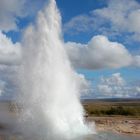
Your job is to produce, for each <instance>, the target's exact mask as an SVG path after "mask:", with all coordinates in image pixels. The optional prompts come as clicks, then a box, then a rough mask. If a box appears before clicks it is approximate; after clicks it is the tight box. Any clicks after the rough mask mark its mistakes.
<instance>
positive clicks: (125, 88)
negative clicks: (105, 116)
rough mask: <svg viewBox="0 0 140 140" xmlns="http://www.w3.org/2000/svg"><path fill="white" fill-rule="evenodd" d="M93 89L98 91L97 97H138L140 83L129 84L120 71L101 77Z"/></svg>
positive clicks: (139, 94) (139, 95)
mask: <svg viewBox="0 0 140 140" xmlns="http://www.w3.org/2000/svg"><path fill="white" fill-rule="evenodd" d="M95 90H96V92H97V93H98V94H97V96H98V97H110V98H111V97H113V98H114V97H116V98H122V97H125V98H130V97H133V98H139V97H140V85H130V84H129V83H127V81H125V79H124V78H123V77H122V76H121V74H120V73H114V74H112V75H111V76H109V77H102V78H101V79H100V82H99V84H98V85H97V89H95Z"/></svg>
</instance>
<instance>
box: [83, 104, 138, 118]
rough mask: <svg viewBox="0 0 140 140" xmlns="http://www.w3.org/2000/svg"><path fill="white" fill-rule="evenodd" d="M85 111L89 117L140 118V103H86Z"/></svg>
mask: <svg viewBox="0 0 140 140" xmlns="http://www.w3.org/2000/svg"><path fill="white" fill-rule="evenodd" d="M83 105H84V108H85V111H86V113H87V114H89V116H110V115H111V116H114V115H115V116H116V115H122V116H133V117H134V116H135V117H140V103H139V102H100V101H99V102H85V103H83Z"/></svg>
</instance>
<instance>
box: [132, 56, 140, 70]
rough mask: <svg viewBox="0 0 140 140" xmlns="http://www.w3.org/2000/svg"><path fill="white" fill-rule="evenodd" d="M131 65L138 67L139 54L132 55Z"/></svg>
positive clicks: (139, 61) (139, 63)
mask: <svg viewBox="0 0 140 140" xmlns="http://www.w3.org/2000/svg"><path fill="white" fill-rule="evenodd" d="M132 65H134V66H136V67H140V55H136V56H134V57H133V62H132Z"/></svg>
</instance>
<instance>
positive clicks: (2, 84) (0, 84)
mask: <svg viewBox="0 0 140 140" xmlns="http://www.w3.org/2000/svg"><path fill="white" fill-rule="evenodd" d="M5 84H6V83H5V82H4V81H2V80H0V96H2V94H3V92H4V88H5Z"/></svg>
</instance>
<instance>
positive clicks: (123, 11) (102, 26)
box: [64, 0, 140, 41]
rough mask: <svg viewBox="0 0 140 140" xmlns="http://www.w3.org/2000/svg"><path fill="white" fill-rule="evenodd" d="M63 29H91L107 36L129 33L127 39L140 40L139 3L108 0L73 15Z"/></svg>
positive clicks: (85, 30)
mask: <svg viewBox="0 0 140 140" xmlns="http://www.w3.org/2000/svg"><path fill="white" fill-rule="evenodd" d="M64 31H65V32H68V33H71V32H73V33H80V32H91V31H92V32H98V33H99V34H104V35H107V36H110V35H111V36H118V35H121V34H123V33H129V34H128V36H131V37H130V38H129V39H134V40H136V41H140V3H139V2H137V1H136V0H109V1H108V3H107V6H106V7H103V8H100V9H95V10H93V11H91V12H90V13H89V14H81V15H78V16H76V17H73V18H72V19H71V20H70V21H69V22H67V23H65V25H64Z"/></svg>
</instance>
